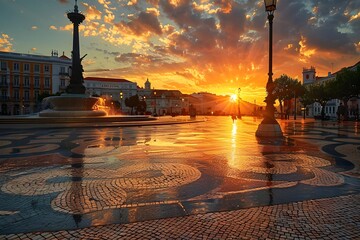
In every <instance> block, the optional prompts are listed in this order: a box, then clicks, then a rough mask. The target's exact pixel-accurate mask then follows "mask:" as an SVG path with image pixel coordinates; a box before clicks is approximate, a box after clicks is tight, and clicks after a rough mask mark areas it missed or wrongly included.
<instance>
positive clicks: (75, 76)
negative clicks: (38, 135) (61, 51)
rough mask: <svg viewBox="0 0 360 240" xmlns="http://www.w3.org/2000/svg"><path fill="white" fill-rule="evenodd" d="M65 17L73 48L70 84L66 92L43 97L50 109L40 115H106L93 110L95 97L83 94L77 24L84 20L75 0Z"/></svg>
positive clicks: (96, 99) (100, 111)
mask: <svg viewBox="0 0 360 240" xmlns="http://www.w3.org/2000/svg"><path fill="white" fill-rule="evenodd" d="M67 17H68V18H69V20H70V21H71V22H72V23H73V26H74V28H73V50H72V66H71V76H70V84H69V85H68V86H67V88H66V93H64V94H62V95H60V96H52V97H48V98H46V99H45V101H46V102H47V103H48V104H49V105H50V106H51V109H47V110H44V111H41V112H40V113H39V116H40V117H56V118H58V117H99V116H106V114H107V113H106V112H105V111H103V110H95V109H94V106H95V104H96V102H97V101H98V98H96V97H89V96H87V95H86V94H85V91H86V89H85V86H84V85H83V79H84V77H83V67H82V64H81V61H82V60H83V59H84V57H85V56H86V55H85V56H84V57H82V58H80V44H79V25H80V23H82V22H83V21H84V20H85V16H84V15H83V14H82V13H80V12H79V9H78V6H77V0H75V7H74V11H73V12H68V13H67Z"/></svg>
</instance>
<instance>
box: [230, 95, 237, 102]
mask: <svg viewBox="0 0 360 240" xmlns="http://www.w3.org/2000/svg"><path fill="white" fill-rule="evenodd" d="M236 100H237V96H236V94H232V95H231V96H230V102H236Z"/></svg>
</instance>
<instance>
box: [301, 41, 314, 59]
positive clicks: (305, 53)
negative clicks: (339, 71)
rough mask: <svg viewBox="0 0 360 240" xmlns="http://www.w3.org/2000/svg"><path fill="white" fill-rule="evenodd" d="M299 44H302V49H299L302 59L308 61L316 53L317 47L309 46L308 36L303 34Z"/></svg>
mask: <svg viewBox="0 0 360 240" xmlns="http://www.w3.org/2000/svg"><path fill="white" fill-rule="evenodd" d="M299 45H300V49H299V51H300V61H302V62H305V63H306V62H307V59H308V58H310V57H311V56H312V55H314V54H315V52H316V49H314V48H309V47H308V46H307V45H306V38H305V37H304V36H301V40H300V41H299Z"/></svg>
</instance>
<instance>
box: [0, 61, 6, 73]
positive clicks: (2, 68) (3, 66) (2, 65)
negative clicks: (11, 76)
mask: <svg viewBox="0 0 360 240" xmlns="http://www.w3.org/2000/svg"><path fill="white" fill-rule="evenodd" d="M1 70H5V71H6V70H7V64H6V62H1Z"/></svg>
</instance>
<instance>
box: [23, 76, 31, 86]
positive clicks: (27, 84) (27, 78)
mask: <svg viewBox="0 0 360 240" xmlns="http://www.w3.org/2000/svg"><path fill="white" fill-rule="evenodd" d="M29 86H30V79H29V76H25V77H24V87H29Z"/></svg>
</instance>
